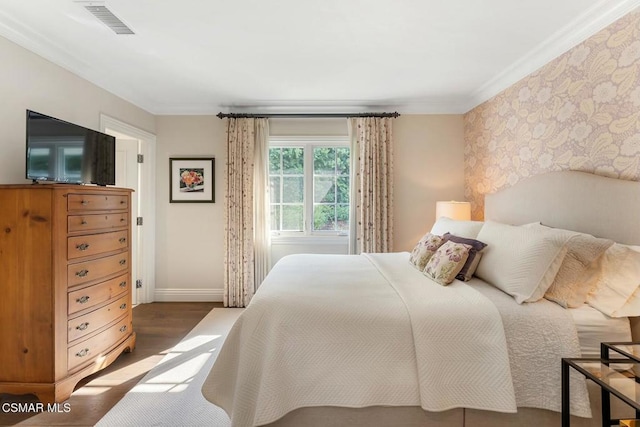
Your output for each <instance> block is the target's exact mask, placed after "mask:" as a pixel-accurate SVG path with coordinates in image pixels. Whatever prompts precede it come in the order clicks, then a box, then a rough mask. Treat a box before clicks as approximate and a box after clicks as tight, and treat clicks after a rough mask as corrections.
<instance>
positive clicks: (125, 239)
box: [118, 237, 127, 243]
mask: <svg viewBox="0 0 640 427" xmlns="http://www.w3.org/2000/svg"><path fill="white" fill-rule="evenodd" d="M118 241H119V242H120V243H124V242H126V241H127V238H126V237H121V238H120V240H118Z"/></svg>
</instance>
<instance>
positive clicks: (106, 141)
mask: <svg viewBox="0 0 640 427" xmlns="http://www.w3.org/2000/svg"><path fill="white" fill-rule="evenodd" d="M115 159H116V139H115V138H114V137H113V136H111V135H107V134H104V133H102V132H98V131H95V130H91V129H87V128H85V127H82V126H78V125H74V124H72V123H68V122H65V121H63V120H59V119H56V118H53V117H49V116H46V115H44V114H40V113H36V112H35V111H30V110H27V165H26V176H27V179H32V180H34V181H53V182H66V183H75V184H98V185H115V183H116V182H115V181H116V162H115Z"/></svg>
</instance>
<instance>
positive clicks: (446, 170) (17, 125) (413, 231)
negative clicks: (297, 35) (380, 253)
mask: <svg viewBox="0 0 640 427" xmlns="http://www.w3.org/2000/svg"><path fill="white" fill-rule="evenodd" d="M0 63H1V64H2V67H0V88H1V92H0V93H1V94H2V102H0V129H2V133H0V183H3V184H8V183H22V182H26V181H25V180H24V163H25V160H24V155H25V145H24V144H25V111H26V110H27V109H31V110H35V111H38V112H41V113H44V114H48V115H51V116H54V117H58V118H60V119H63V120H67V121H69V122H72V123H77V124H79V125H83V126H86V127H89V128H93V129H99V118H100V113H104V114H106V115H109V116H111V117H114V118H116V119H119V120H121V121H123V122H126V123H129V124H131V125H133V126H135V127H138V128H140V129H143V130H146V131H148V132H151V133H154V134H156V135H157V157H156V162H157V165H156V166H157V183H156V197H157V200H156V203H157V212H156V214H157V217H156V224H157V240H156V242H157V247H156V254H157V258H156V265H157V267H156V300H157V301H161V300H173V301H179V300H195V301H204V300H221V299H222V289H223V273H222V267H223V236H224V227H223V224H222V221H223V216H224V213H223V208H224V194H223V188H224V180H223V171H224V164H225V162H226V148H225V131H224V121H223V120H219V119H218V118H216V117H214V116H158V117H155V116H153V115H152V114H149V113H147V112H146V111H144V110H142V109H140V108H138V107H136V106H134V105H132V104H130V103H128V102H126V101H124V100H122V99H121V98H118V97H117V96H115V95H113V94H111V93H109V92H107V91H105V90H103V89H101V88H99V87H97V86H95V85H93V84H91V83H89V82H87V81H86V80H84V79H82V78H80V77H78V76H76V75H74V74H72V73H70V72H68V71H66V70H64V69H63V68H61V67H59V66H57V65H54V64H52V63H51V62H49V61H47V60H45V59H43V58H41V57H40V56H38V55H36V54H34V53H31V52H29V51H27V50H26V49H23V48H21V47H19V46H17V45H15V44H14V43H12V42H10V41H8V40H6V39H3V38H0ZM312 122H313V123H310V122H309V121H308V120H304V119H295V120H293V119H292V120H284V119H281V120H272V121H271V133H272V134H278V135H296V134H298V135H299V134H302V133H304V132H305V129H306V132H308V129H310V127H309V126H310V125H312V124H313V126H319V127H320V128H321V133H324V134H327V135H341V134H344V132H345V131H346V121H344V120H338V121H335V120H313V121H312ZM462 133H463V125H462V116H457V115H454V116H445V115H442V116H441V115H433V116H427V115H408V116H401V117H400V118H398V119H397V120H396V121H395V122H394V134H395V141H396V145H395V172H394V180H395V209H394V214H395V223H394V227H395V236H396V237H395V249H396V250H410V249H411V248H412V247H413V245H414V244H415V242H416V241H417V240H418V239H419V238H420V237H421V236H422V234H423V233H424V232H425V231H427V230H428V229H429V228H430V227H431V224H432V223H433V220H434V218H433V217H434V210H435V202H436V201H437V200H447V199H461V198H462V196H463V194H464V192H463V136H462ZM207 155H213V156H215V158H216V163H215V165H216V188H215V191H216V202H215V203H214V204H189V203H184V204H180V203H177V204H176V203H174V204H170V203H169V175H168V174H169V157H172V156H207Z"/></svg>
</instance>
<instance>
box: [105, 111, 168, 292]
mask: <svg viewBox="0 0 640 427" xmlns="http://www.w3.org/2000/svg"><path fill="white" fill-rule="evenodd" d="M100 130H101V131H102V132H104V133H107V134H109V135H113V136H115V137H116V144H117V145H120V146H121V147H124V146H125V145H122V144H130V147H129V150H130V152H131V153H132V152H133V151H134V150H133V146H134V145H136V144H137V152H136V159H135V161H136V163H135V167H136V168H137V173H135V172H132V170H133V157H130V156H129V155H128V154H124V152H123V153H122V154H120V156H123V160H121V161H120V163H123V165H126V164H128V165H129V167H128V168H127V167H126V166H123V165H121V166H119V165H118V163H119V161H118V160H116V169H118V168H122V167H124V168H125V169H129V172H127V174H128V175H129V177H128V178H126V179H130V177H131V176H135V175H137V178H138V180H137V189H136V191H135V192H134V193H133V195H132V199H135V200H136V210H137V212H138V213H137V214H135V215H134V214H132V221H133V223H132V227H133V228H135V229H136V230H132V242H131V243H132V253H133V252H135V255H132V256H133V258H134V259H136V260H137V261H135V262H134V261H133V260H132V273H133V268H134V267H135V270H136V276H137V277H132V280H133V285H134V286H135V283H136V280H141V281H142V288H140V289H135V291H136V292H134V293H133V294H135V295H136V297H137V303H148V302H153V301H154V294H155V271H156V270H155V206H156V196H155V193H156V192H155V176H156V165H155V150H156V146H155V144H156V136H155V135H154V134H152V133H149V132H147V131H144V130H142V129H139V128H136V127H135V126H131V125H129V124H127V123H125V122H122V121H120V120H117V119H114V118H113V117H109V116H107V115H104V114H101V115H100ZM120 140H122V141H131V140H133V141H136V144H134V143H132V142H131V143H127V142H124V143H122V142H121V141H120ZM125 151H127V150H125ZM138 154H141V155H142V156H143V157H144V163H142V164H140V163H138V162H137V155H138ZM124 158H127V159H128V160H124ZM121 173H124V172H121ZM124 186H126V187H130V188H133V187H132V186H131V185H124ZM133 204H134V203H133V202H132V205H133ZM132 212H133V206H132ZM138 216H139V217H142V218H143V220H144V224H143V225H142V226H137V225H136V222H135V218H136V217H138ZM142 230H144V232H142ZM134 235H136V236H137V237H136V238H135V240H134Z"/></svg>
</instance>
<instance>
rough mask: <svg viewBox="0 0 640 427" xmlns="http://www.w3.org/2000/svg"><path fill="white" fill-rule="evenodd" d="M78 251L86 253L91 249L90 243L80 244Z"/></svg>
mask: <svg viewBox="0 0 640 427" xmlns="http://www.w3.org/2000/svg"><path fill="white" fill-rule="evenodd" d="M76 249H77V250H79V251H86V250H87V249H89V244H88V243H80V244H79V245H76Z"/></svg>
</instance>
